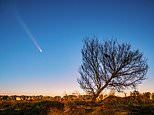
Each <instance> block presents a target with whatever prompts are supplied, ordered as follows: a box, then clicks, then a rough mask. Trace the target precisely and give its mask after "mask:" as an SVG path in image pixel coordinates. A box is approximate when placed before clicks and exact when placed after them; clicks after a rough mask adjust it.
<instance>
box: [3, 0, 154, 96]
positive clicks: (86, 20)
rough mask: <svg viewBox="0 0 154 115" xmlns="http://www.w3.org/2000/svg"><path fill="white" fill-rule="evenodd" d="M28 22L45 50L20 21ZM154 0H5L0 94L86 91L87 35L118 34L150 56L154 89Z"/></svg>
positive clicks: (104, 37)
mask: <svg viewBox="0 0 154 115" xmlns="http://www.w3.org/2000/svg"><path fill="white" fill-rule="evenodd" d="M18 17H20V18H21V20H22V21H23V22H24V23H25V25H26V26H27V28H28V29H29V31H30V32H31V33H32V35H33V36H34V37H35V40H36V41H37V43H38V44H39V46H40V47H41V49H42V51H43V52H42V53H41V52H39V50H38V49H37V48H36V46H35V45H34V43H33V41H32V40H31V37H30V36H29V35H28V33H27V32H26V31H25V29H24V27H23V26H22V24H21V23H20V21H19V20H18ZM153 20H154V2H153V1H152V0H28V1H26V0H14V1H13V0H1V1H0V93H1V94H28V95H29V94H43V95H62V94H63V93H64V92H66V93H70V92H74V91H75V90H78V91H81V90H80V88H79V85H78V84H77V82H76V79H77V77H79V74H78V68H79V66H80V64H81V48H82V45H83V42H82V41H83V39H84V38H86V37H93V36H94V35H95V36H97V37H98V38H99V40H100V41H104V40H107V39H111V38H117V40H118V41H120V42H129V43H131V44H132V47H133V48H135V49H139V50H140V51H141V52H143V53H144V56H145V57H147V58H148V64H149V67H150V69H149V71H148V74H147V77H148V78H149V79H148V80H146V81H144V82H143V84H142V85H140V86H139V87H138V89H139V90H140V91H147V90H149V91H154V89H153V88H154V84H153V82H154V61H153V60H154V53H153V49H154V42H153V40H154V34H153V33H154V21H153Z"/></svg>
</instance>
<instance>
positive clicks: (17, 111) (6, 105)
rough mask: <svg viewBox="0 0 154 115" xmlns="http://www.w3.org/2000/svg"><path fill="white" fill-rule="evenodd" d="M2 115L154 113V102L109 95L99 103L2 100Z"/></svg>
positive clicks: (125, 114) (140, 114) (153, 114)
mask: <svg viewBox="0 0 154 115" xmlns="http://www.w3.org/2000/svg"><path fill="white" fill-rule="evenodd" d="M0 115H154V102H152V101H150V100H147V101H145V100H143V99H142V98H136V97H130V98H120V97H108V98H106V99H104V100H103V101H100V102H98V103H95V104H93V103H91V102H87V101H72V102H68V103H62V102H57V101H0Z"/></svg>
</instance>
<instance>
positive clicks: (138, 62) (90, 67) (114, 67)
mask: <svg viewBox="0 0 154 115" xmlns="http://www.w3.org/2000/svg"><path fill="white" fill-rule="evenodd" d="M81 52H82V64H81V67H80V70H79V73H80V78H78V79H77V81H78V83H79V85H80V87H81V88H82V89H83V90H85V91H86V92H87V93H89V94H91V95H93V99H92V101H94V102H95V100H96V98H97V97H98V96H99V94H100V93H101V92H102V91H103V90H104V89H106V88H115V89H116V90H117V91H123V90H125V89H126V88H135V87H136V86H137V85H138V84H140V83H141V81H142V80H144V79H145V78H146V77H145V75H146V73H147V70H148V64H147V59H146V58H145V57H143V53H141V52H140V51H139V50H134V49H132V48H131V44H129V43H119V42H118V41H117V40H107V41H104V42H99V41H98V39H97V38H94V39H86V40H85V41H84V45H83V48H82V51H81Z"/></svg>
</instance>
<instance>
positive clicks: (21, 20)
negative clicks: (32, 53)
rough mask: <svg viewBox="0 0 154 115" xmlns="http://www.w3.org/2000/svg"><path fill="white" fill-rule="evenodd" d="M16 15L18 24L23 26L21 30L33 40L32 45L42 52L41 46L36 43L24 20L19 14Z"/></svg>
mask: <svg viewBox="0 0 154 115" xmlns="http://www.w3.org/2000/svg"><path fill="white" fill-rule="evenodd" d="M16 17H17V20H18V22H19V24H20V25H21V27H22V28H23V30H24V31H25V32H26V33H27V35H28V36H29V38H30V39H31V41H32V42H33V44H34V46H35V47H36V48H37V49H38V51H39V52H40V53H42V52H43V50H42V48H41V47H40V45H39V44H38V42H37V40H36V38H35V36H34V35H33V34H32V32H31V31H30V29H29V28H28V26H27V24H26V23H25V22H24V20H23V19H22V18H21V17H20V16H19V15H17V16H16Z"/></svg>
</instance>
